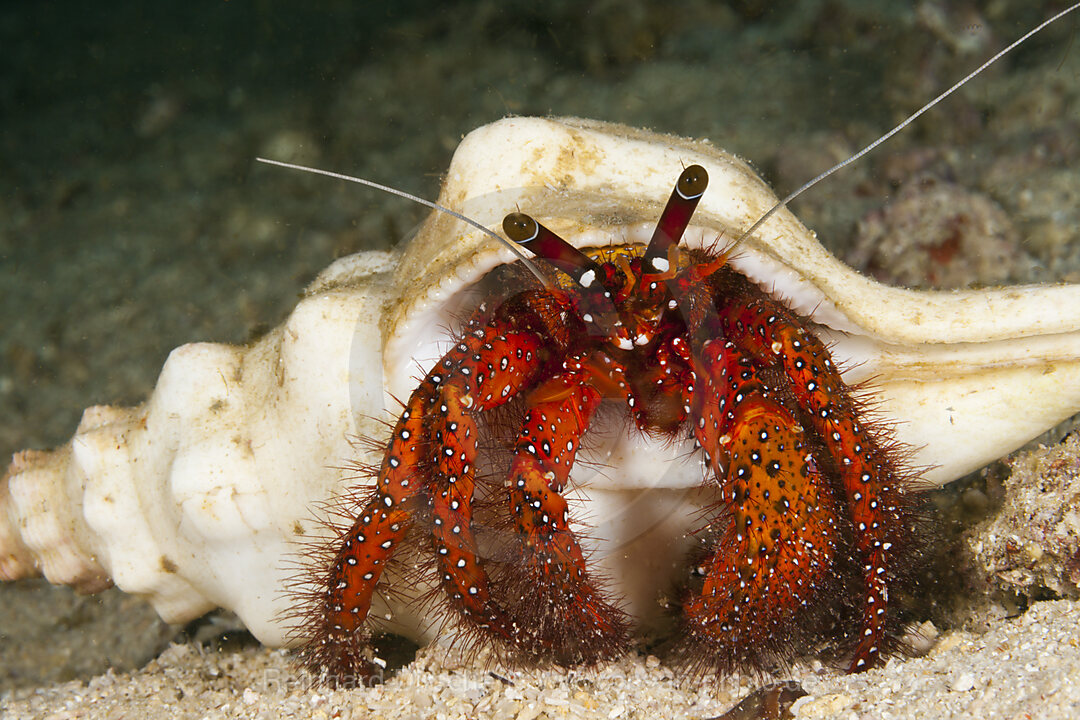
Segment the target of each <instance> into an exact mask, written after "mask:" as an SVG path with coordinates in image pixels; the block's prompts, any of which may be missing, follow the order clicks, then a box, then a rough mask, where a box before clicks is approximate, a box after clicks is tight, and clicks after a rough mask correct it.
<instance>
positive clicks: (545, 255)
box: [503, 212, 602, 289]
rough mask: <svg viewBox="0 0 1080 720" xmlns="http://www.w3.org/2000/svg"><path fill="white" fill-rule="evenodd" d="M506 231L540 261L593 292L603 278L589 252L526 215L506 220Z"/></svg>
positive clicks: (504, 221)
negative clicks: (591, 289)
mask: <svg viewBox="0 0 1080 720" xmlns="http://www.w3.org/2000/svg"><path fill="white" fill-rule="evenodd" d="M503 232H505V233H506V236H507V237H508V238H510V239H511V240H513V241H514V242H516V243H517V244H518V245H521V246H522V247H524V248H525V249H526V250H528V251H529V252H531V253H532V254H533V255H535V256H536V257H538V258H541V259H543V260H547V261H548V262H549V263H551V264H552V265H554V266H555V267H556V268H558V269H559V270H562V271H563V272H564V273H566V274H567V275H569V276H570V277H572V278H573V279H574V280H575V281H576V282H577V283H578V284H579V285H581V286H582V287H584V288H586V289H589V288H592V287H593V286H594V284H595V283H596V281H597V280H598V279H599V278H601V277H602V275H601V270H600V266H599V265H597V263H596V261H595V260H593V259H592V258H590V257H589V256H588V255H586V254H585V253H583V252H581V251H580V250H578V249H577V248H576V247H574V246H573V245H571V244H570V243H568V242H566V241H565V240H563V239H562V238H561V237H559V236H558V235H556V234H555V233H553V232H552V231H551V230H548V229H547V228H546V227H544V226H543V225H541V224H540V223H538V222H536V221H535V220H533V219H532V218H531V217H529V216H528V215H526V214H525V213H519V212H516V213H510V214H509V215H507V216H506V217H505V218H503Z"/></svg>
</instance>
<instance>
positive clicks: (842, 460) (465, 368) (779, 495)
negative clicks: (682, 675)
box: [304, 165, 918, 675]
mask: <svg viewBox="0 0 1080 720" xmlns="http://www.w3.org/2000/svg"><path fill="white" fill-rule="evenodd" d="M707 184H708V174H707V172H706V170H705V169H704V168H703V167H701V166H699V165H692V166H690V167H687V168H686V169H684V170H683V172H682V174H681V175H680V176H679V178H678V180H677V182H676V184H675V189H674V191H673V192H672V193H671V197H670V199H669V200H668V202H667V205H666V207H665V208H664V210H663V212H662V214H661V216H660V218H659V220H658V222H657V223H656V227H655V231H654V232H653V234H652V237H651V239H650V240H649V242H648V244H647V245H639V244H626V245H613V246H609V247H598V248H590V249H585V250H579V249H577V248H575V247H574V246H572V245H570V244H569V243H567V242H566V241H565V240H563V239H562V238H560V237H559V236H558V235H556V234H555V233H554V232H552V231H551V230H549V229H548V228H546V227H545V226H543V225H542V224H540V223H538V222H537V221H535V220H534V219H532V218H531V217H529V216H528V215H525V214H522V213H512V214H510V215H507V216H506V218H505V220H504V222H503V228H504V231H505V232H506V235H507V236H508V237H509V238H510V239H511V240H513V241H515V242H517V243H518V244H520V245H521V246H523V247H525V248H526V249H528V250H529V251H531V252H532V253H533V254H534V255H535V256H536V258H537V259H538V261H539V262H538V264H540V265H541V266H542V267H543V268H544V271H543V272H542V273H537V274H538V276H539V278H540V279H539V280H537V279H536V278H533V277H532V276H531V275H530V274H529V272H527V271H526V270H525V268H524V267H522V266H521V265H520V264H519V265H511V266H503V267H502V268H501V270H500V271H499V272H498V273H497V275H498V277H497V282H496V283H495V286H496V287H500V288H503V290H502V292H501V293H499V294H497V295H496V296H495V297H492V296H488V297H487V298H486V299H484V300H483V301H481V302H480V303H479V304H478V305H477V306H476V307H475V309H474V310H473V312H472V314H471V316H470V317H469V318H468V321H467V322H466V323H465V324H464V325H463V327H462V328H461V330H460V331H459V332H458V333H457V335H456V338H455V341H454V345H453V347H452V348H451V349H450V350H449V351H448V352H446V354H445V355H443V357H442V358H441V359H440V360H438V362H436V363H435V364H434V366H433V367H432V368H431V370H430V371H428V372H427V374H426V376H425V377H424V378H423V380H422V381H421V382H420V384H419V386H418V387H417V388H416V389H415V390H414V391H413V393H412V394H411V396H410V397H409V398H408V399H407V401H406V402H405V403H404V410H403V412H402V413H401V416H400V419H398V421H397V423H396V424H395V425H394V426H393V431H392V435H391V439H390V441H389V444H388V445H387V446H386V448H385V452H384V454H383V458H382V462H381V465H380V466H379V467H378V469H377V470H376V471H375V475H376V482H375V485H374V487H373V488H372V489H371V491H370V494H369V495H367V496H366V498H365V499H364V500H363V501H362V502H361V503H360V504H359V505H358V510H357V512H356V516H355V521H354V522H353V523H352V526H351V527H350V528H349V529H348V530H347V531H346V532H344V533H343V535H342V536H341V537H340V538H339V541H340V547H339V549H338V550H337V552H336V554H335V555H334V557H333V561H332V563H331V564H330V569H329V573H328V576H327V577H326V580H325V583H326V584H325V586H324V587H325V590H324V591H320V592H319V594H318V595H317V596H316V598H315V599H314V604H313V607H311V608H309V609H308V611H309V617H308V619H307V621H306V622H307V624H306V626H305V628H304V631H305V632H306V633H309V641H308V644H307V646H306V648H305V656H306V658H307V659H308V660H309V662H310V663H311V664H312V665H314V666H315V667H319V668H324V667H325V668H328V669H329V670H330V671H331V673H332V674H344V675H348V674H350V673H352V672H354V671H360V672H364V671H365V663H366V661H365V660H364V659H363V657H362V649H363V643H364V640H365V638H366V635H365V632H364V628H365V621H366V619H367V616H368V614H369V611H370V608H371V603H372V598H373V596H374V594H375V593H376V591H377V587H378V583H379V581H380V578H381V577H382V575H383V571H384V569H385V568H386V567H387V565H388V563H390V562H391V560H392V559H393V558H394V556H395V553H399V552H401V551H402V546H403V545H405V544H406V543H407V541H409V540H412V541H413V542H414V543H415V547H414V548H412V550H413V551H414V555H413V558H414V562H415V563H416V565H417V567H418V568H419V569H418V570H417V572H419V573H420V574H421V575H423V574H425V573H430V577H429V578H428V579H429V580H430V581H431V582H432V584H435V585H438V586H439V588H440V589H441V592H442V594H443V595H444V600H445V607H446V610H447V612H448V613H449V614H450V615H452V617H453V619H454V620H455V621H457V622H458V623H460V624H461V625H462V626H463V627H464V629H465V630H466V631H468V632H469V633H471V634H472V635H473V637H474V638H477V639H481V640H487V639H490V640H493V641H497V642H498V643H500V644H502V645H504V646H507V647H509V648H510V649H511V650H513V651H514V652H515V653H516V654H519V655H524V656H527V657H532V658H540V659H550V660H554V661H555V662H559V663H581V662H586V663H587V662H592V661H595V660H597V659H599V658H602V657H606V656H610V655H611V654H613V653H615V652H617V651H619V650H620V649H622V648H624V647H625V646H626V645H627V642H628V640H627V629H628V620H627V617H626V616H625V614H624V612H623V611H622V610H621V609H620V607H619V604H618V599H617V598H613V597H611V596H610V595H609V594H607V593H605V592H604V590H603V586H602V583H601V582H599V581H598V578H597V576H596V574H595V573H594V572H593V571H592V570H591V569H590V567H589V563H588V561H587V560H586V555H585V553H584V552H583V550H582V546H581V543H580V541H579V537H578V532H579V531H578V530H576V529H575V527H574V523H573V519H572V516H571V513H570V511H569V508H568V503H567V501H566V499H565V498H564V497H563V494H562V493H563V491H564V489H566V488H567V485H568V483H570V482H571V481H570V473H571V471H572V469H573V468H574V463H575V459H576V457H577V453H578V450H579V448H581V447H582V444H583V443H587V442H588V433H589V429H590V425H591V423H592V422H593V419H594V417H595V416H596V415H597V413H598V412H601V405H602V403H603V401H605V400H609V401H614V402H615V403H618V404H619V405H621V406H623V407H625V409H626V412H627V413H628V415H629V417H630V418H631V419H632V422H633V423H634V425H635V426H636V428H637V430H638V431H639V432H641V433H644V434H647V435H651V436H658V437H661V438H667V439H670V440H672V441H675V440H683V439H688V438H692V439H693V442H694V447H696V448H700V453H701V455H702V457H703V458H704V465H705V468H706V470H705V476H704V481H703V482H704V484H705V485H706V486H708V488H710V491H711V492H712V495H713V497H712V500H711V506H710V507H709V508H708V510H707V513H706V514H705V517H704V518H703V520H702V523H701V526H700V527H699V528H698V535H699V537H700V546H699V548H698V550H697V552H696V553H695V557H694V559H693V562H692V563H691V565H690V567H692V574H693V575H694V576H696V578H697V581H696V582H695V583H693V587H690V588H687V589H686V590H685V591H684V598H683V601H682V615H683V619H682V622H683V625H684V628H685V631H684V635H685V639H684V644H685V645H686V646H687V647H688V648H696V649H698V650H699V651H700V652H699V654H698V655H697V657H698V658H700V659H702V660H703V661H704V662H709V663H712V664H714V665H716V666H719V667H722V668H729V667H733V666H739V665H745V664H751V665H758V666H760V665H764V664H765V663H767V662H770V661H773V660H776V659H783V658H786V657H789V656H790V654H791V653H792V652H793V651H794V650H796V649H798V648H800V647H804V646H805V643H802V644H800V643H799V642H797V641H798V640H804V641H805V640H810V639H816V635H815V633H818V632H820V629H821V628H822V627H823V625H836V624H837V623H839V624H840V626H841V627H842V628H843V629H844V632H846V634H847V635H848V636H850V637H851V638H852V640H851V641H850V642H849V643H848V645H849V647H848V648H846V649H847V650H848V651H849V653H850V661H849V670H851V671H860V670H864V669H867V668H869V667H871V666H872V665H873V664H874V663H875V661H876V660H877V658H878V657H879V655H880V654H881V652H882V651H883V650H884V649H885V648H886V647H887V645H888V644H889V643H890V642H891V641H892V640H893V639H894V638H895V633H896V630H897V628H898V622H897V617H898V614H897V608H896V601H895V597H896V593H895V587H896V585H897V583H898V582H900V581H901V580H902V578H903V576H904V574H905V571H906V570H907V569H908V568H909V566H910V558H909V555H910V553H911V550H912V548H913V544H914V543H913V538H914V535H915V525H916V521H917V517H918V510H917V508H918V501H917V499H916V497H917V496H916V495H915V493H913V492H912V488H911V473H910V472H908V471H907V470H905V469H904V468H903V465H902V464H901V463H899V462H898V459H897V452H896V451H895V449H894V448H893V445H892V443H891V442H890V440H889V439H888V437H887V435H885V434H884V433H883V432H882V431H880V430H878V429H875V427H874V425H873V424H872V423H870V422H869V421H867V420H866V414H865V413H864V411H863V408H862V407H861V404H860V403H859V402H858V401H857V400H855V399H854V398H853V396H852V393H851V390H850V389H849V387H848V385H847V384H846V383H845V381H844V380H843V378H841V376H840V371H839V369H838V368H837V366H836V364H835V363H834V362H833V360H832V358H831V356H830V353H829V350H828V348H827V347H826V345H825V343H824V342H822V340H821V339H819V338H818V337H817V336H816V335H815V334H813V333H812V332H810V331H809V330H808V329H807V326H806V323H805V322H804V320H803V319H802V318H801V317H799V316H798V314H797V313H795V312H793V311H791V310H790V309H788V307H786V306H785V305H784V304H782V303H780V302H778V301H777V300H775V299H773V298H772V297H770V296H769V295H768V294H766V293H765V292H764V291H762V290H761V289H759V288H758V287H757V286H756V285H754V284H753V283H752V282H750V281H749V280H748V279H747V278H746V277H745V276H744V275H742V274H740V273H738V272H736V271H735V270H733V269H732V268H731V267H730V265H729V263H728V252H729V250H725V249H724V248H723V243H724V239H723V238H716V239H715V242H714V243H713V247H711V248H703V249H689V248H687V247H684V246H681V245H680V239H681V238H682V235H683V233H684V231H685V230H686V228H687V226H688V224H689V222H690V219H691V215H692V214H693V212H694V209H695V207H696V205H697V203H698V200H699V199H700V198H701V196H702V194H703V193H704V192H705V191H706V187H707ZM736 252H737V250H736ZM489 284H490V283H489ZM485 443H486V444H488V445H491V444H494V445H495V446H502V447H504V448H505V450H506V453H505V454H506V455H508V456H509V457H508V462H507V463H505V464H504V465H502V466H501V467H500V468H498V469H494V470H489V471H488V473H485V472H484V471H483V470H482V467H483V466H484V464H485V463H484V461H483V460H482V458H481V457H480V455H481V453H480V448H481V446H482V445H484V444H485ZM496 473H502V474H503V477H502V478H501V480H500V479H499V478H493V477H492V475H494V474H496ZM481 484H486V487H484V488H483V491H482V492H478V485H481ZM480 498H483V504H484V506H485V507H484V512H483V513H482V515H483V516H484V517H485V518H486V519H485V520H483V521H481V520H479V517H480V515H481V514H480V513H477V511H476V508H475V505H476V503H477V502H478V500H479V499H480ZM500 517H501V520H500V519H498V518H500ZM492 518H496V519H495V520H492ZM837 613H838V614H839V619H838V618H837V617H836V615H837ZM793 641H794V642H793Z"/></svg>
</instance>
